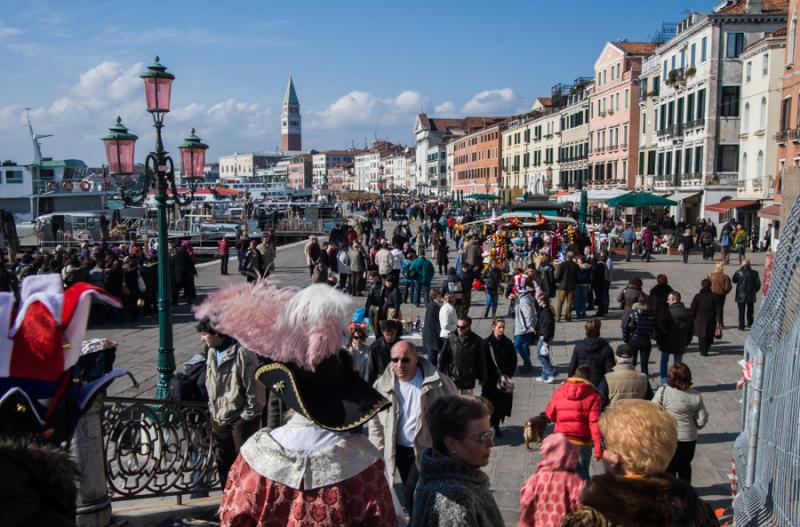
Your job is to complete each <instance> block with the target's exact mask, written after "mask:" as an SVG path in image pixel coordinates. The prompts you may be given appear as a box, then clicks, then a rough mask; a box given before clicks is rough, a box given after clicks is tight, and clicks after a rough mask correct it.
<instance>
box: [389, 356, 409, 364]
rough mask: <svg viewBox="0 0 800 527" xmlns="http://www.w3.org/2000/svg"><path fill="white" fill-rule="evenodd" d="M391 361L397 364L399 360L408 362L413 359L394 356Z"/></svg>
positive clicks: (404, 362)
mask: <svg viewBox="0 0 800 527" xmlns="http://www.w3.org/2000/svg"><path fill="white" fill-rule="evenodd" d="M391 361H392V362H394V363H395V364H396V363H398V362H402V363H403V364H408V363H409V362H411V359H409V358H408V357H392V358H391Z"/></svg>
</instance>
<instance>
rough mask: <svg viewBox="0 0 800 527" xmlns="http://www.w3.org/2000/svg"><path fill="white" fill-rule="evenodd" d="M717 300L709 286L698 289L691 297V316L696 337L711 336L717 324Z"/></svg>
mask: <svg viewBox="0 0 800 527" xmlns="http://www.w3.org/2000/svg"><path fill="white" fill-rule="evenodd" d="M716 309H717V300H716V298H715V297H714V293H712V292H711V288H710V287H704V288H702V289H700V292H699V293H697V294H696V295H694V298H693V299H692V306H691V308H690V310H691V312H692V318H693V319H694V334H695V335H697V337H698V338H712V337H713V336H714V328H715V327H716V325H717V315H716V313H717V311H716Z"/></svg>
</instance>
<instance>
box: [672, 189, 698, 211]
mask: <svg viewBox="0 0 800 527" xmlns="http://www.w3.org/2000/svg"><path fill="white" fill-rule="evenodd" d="M699 195H700V193H699V192H676V193H675V194H673V195H671V196H667V197H668V198H669V199H671V200H673V201H684V200H687V199H689V198H693V197H695V196H699ZM706 208H708V207H706Z"/></svg>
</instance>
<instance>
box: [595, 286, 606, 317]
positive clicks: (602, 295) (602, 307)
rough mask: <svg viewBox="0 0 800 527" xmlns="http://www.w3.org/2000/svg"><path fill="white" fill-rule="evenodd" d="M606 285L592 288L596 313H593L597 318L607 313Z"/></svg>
mask: <svg viewBox="0 0 800 527" xmlns="http://www.w3.org/2000/svg"><path fill="white" fill-rule="evenodd" d="M608 288H609V285H608V284H599V285H595V286H593V289H594V301H595V303H596V304H597V312H596V313H595V314H596V315H597V316H598V317H599V316H602V315H605V314H606V313H608V303H609V298H608Z"/></svg>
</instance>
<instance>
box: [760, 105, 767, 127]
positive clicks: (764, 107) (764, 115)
mask: <svg viewBox="0 0 800 527" xmlns="http://www.w3.org/2000/svg"><path fill="white" fill-rule="evenodd" d="M766 124H767V98H766V97H762V98H761V109H760V110H759V112H758V129H759V130H763V129H764V126H766Z"/></svg>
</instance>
